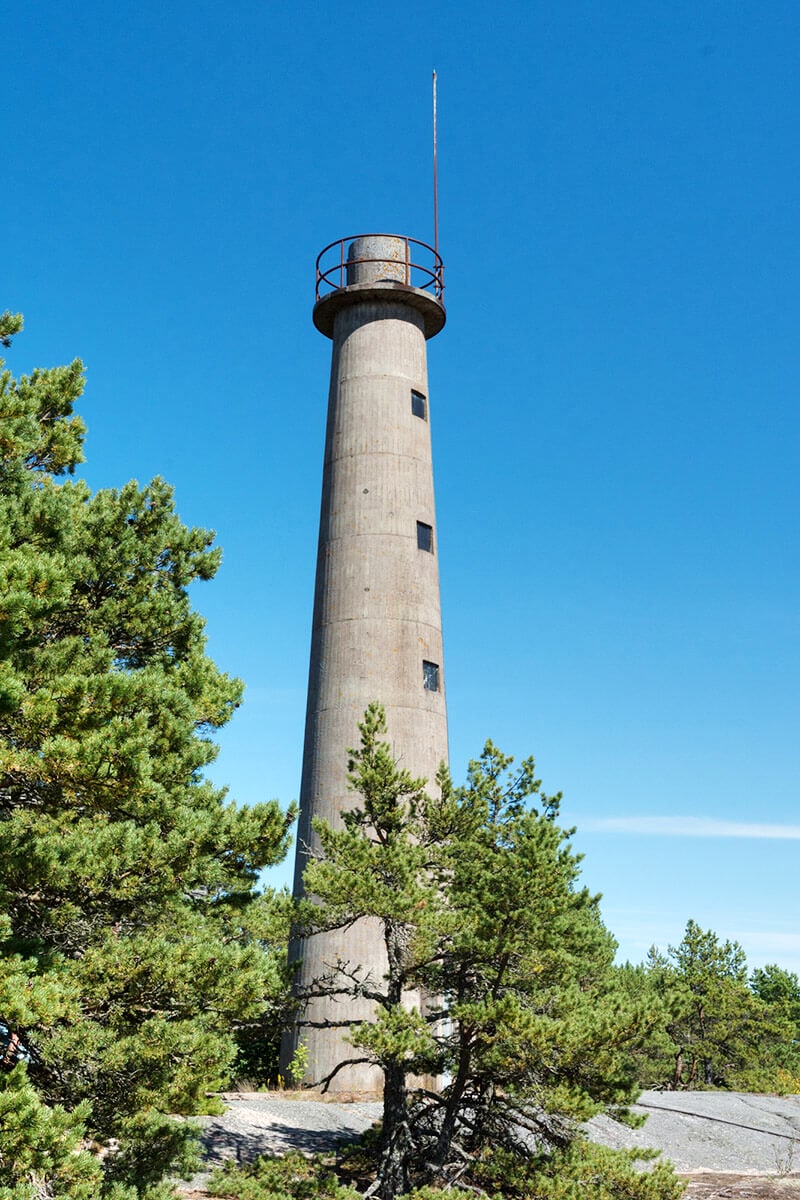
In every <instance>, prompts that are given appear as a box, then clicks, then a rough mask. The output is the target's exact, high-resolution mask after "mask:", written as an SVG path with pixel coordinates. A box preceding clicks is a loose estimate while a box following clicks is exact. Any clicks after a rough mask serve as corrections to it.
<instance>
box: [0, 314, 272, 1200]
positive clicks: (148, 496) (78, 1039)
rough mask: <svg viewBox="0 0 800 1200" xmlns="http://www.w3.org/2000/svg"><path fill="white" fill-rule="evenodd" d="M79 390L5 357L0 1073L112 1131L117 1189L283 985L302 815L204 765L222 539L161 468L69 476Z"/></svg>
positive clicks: (201, 1095) (227, 697) (217, 712)
mask: <svg viewBox="0 0 800 1200" xmlns="http://www.w3.org/2000/svg"><path fill="white" fill-rule="evenodd" d="M20 326H21V322H20V320H19V318H16V317H11V316H10V315H9V314H6V315H5V317H4V318H2V319H0V340H2V341H3V342H4V343H5V344H7V343H8V341H9V340H10V337H11V335H12V334H14V333H16V332H18V330H19V328H20ZM0 366H2V364H1V363H0ZM82 389H83V370H82V366H81V363H80V362H79V361H75V362H73V363H72V364H71V365H70V366H67V367H59V368H55V369H50V370H36V371H34V372H33V373H32V374H31V375H30V376H29V377H22V378H20V379H19V380H14V379H13V378H12V377H11V375H10V373H9V372H8V371H5V372H3V373H2V374H1V375H0V1071H5V1072H11V1075H10V1078H13V1079H14V1080H15V1081H16V1083H15V1087H16V1088H17V1091H18V1092H19V1094H20V1095H22V1094H25V1095H28V1094H29V1093H28V1092H26V1091H25V1089H26V1088H31V1089H33V1094H34V1095H35V1097H36V1103H37V1104H40V1105H43V1106H45V1108H48V1109H49V1111H50V1112H51V1113H56V1112H59V1111H61V1109H63V1111H64V1112H66V1113H67V1114H69V1113H73V1114H76V1122H77V1125H78V1126H79V1125H81V1124H82V1123H85V1125H86V1130H87V1136H90V1137H92V1138H94V1139H96V1140H97V1141H98V1142H99V1143H105V1144H108V1143H109V1141H110V1139H112V1138H113V1139H116V1140H117V1142H118V1144H119V1148H118V1150H117V1152H116V1153H115V1154H111V1155H110V1156H108V1158H107V1159H106V1180H107V1184H108V1186H109V1187H111V1185H112V1181H116V1182H115V1184H114V1186H116V1187H117V1192H115V1195H117V1194H119V1195H122V1193H121V1192H119V1188H120V1187H125V1186H127V1185H129V1184H130V1185H135V1186H136V1187H137V1188H139V1190H140V1191H142V1190H145V1191H146V1189H147V1188H148V1187H153V1186H155V1183H156V1180H157V1179H158V1178H159V1177H160V1176H161V1174H163V1172H164V1171H165V1170H166V1169H167V1168H168V1167H169V1165H170V1162H171V1161H173V1160H175V1159H176V1156H178V1157H179V1156H180V1154H181V1153H182V1152H183V1148H184V1146H185V1143H186V1141H187V1131H186V1127H185V1126H180V1125H179V1124H177V1123H174V1122H171V1121H170V1120H169V1119H168V1118H167V1116H166V1114H168V1113H192V1112H196V1111H198V1110H200V1109H202V1108H203V1106H204V1105H205V1104H206V1103H207V1101H206V1100H205V1094H206V1092H207V1091H208V1090H209V1089H214V1088H216V1087H219V1086H220V1084H221V1083H222V1082H223V1081H224V1080H225V1079H226V1077H227V1073H228V1071H229V1068H230V1064H231V1062H232V1060H233V1057H234V1054H235V1049H236V1047H235V1041H234V1036H233V1033H234V1030H235V1027H236V1025H237V1023H240V1022H243V1021H247V1020H251V1019H256V1018H258V1017H259V1015H260V1014H262V1013H263V1011H264V1007H265V999H264V998H265V996H266V997H267V998H269V997H274V996H275V995H276V992H277V991H279V989H280V986H281V983H280V979H279V977H278V976H279V970H278V967H277V960H276V958H275V957H273V958H270V956H269V954H267V953H265V951H264V947H263V939H264V929H265V925H266V923H267V922H268V921H269V913H268V909H269V901H268V899H265V898H261V899H259V898H258V894H257V880H258V875H259V871H260V870H261V868H263V867H264V866H265V865H267V864H270V863H273V862H275V861H277V860H278V859H279V858H280V857H281V856H282V855H283V853H284V851H285V843H286V828H287V818H286V817H285V816H284V815H282V814H281V812H280V811H279V809H278V807H277V805H276V804H275V803H274V802H270V803H264V804H259V805H257V806H255V807H253V808H248V809H239V808H237V807H236V806H235V805H233V804H231V803H229V802H228V801H227V800H226V798H225V793H224V791H221V790H220V789H218V788H215V787H213V786H212V785H211V784H210V783H209V782H208V781H207V780H206V779H205V778H204V775H203V772H204V769H205V768H206V767H207V766H208V764H209V763H211V762H212V761H213V759H214V757H215V754H216V748H215V745H214V742H213V734H214V731H215V730H216V729H218V728H219V727H220V726H222V725H223V724H224V723H225V722H226V721H227V720H228V719H229V718H230V716H231V714H232V712H233V710H234V709H235V708H236V706H237V705H238V704H239V703H240V700H241V694H242V687H241V684H240V683H239V682H238V681H237V680H235V679H231V678H228V677H227V676H226V675H224V674H222V673H221V672H220V671H219V670H218V669H217V668H216V666H215V665H214V663H213V662H212V661H211V660H210V659H209V658H208V657H207V655H206V653H205V640H204V633H203V622H202V620H201V618H200V617H199V616H198V615H197V614H196V613H194V612H193V611H192V609H191V606H190V603H189V598H188V593H187V589H188V587H189V585H190V584H191V583H192V582H193V581H194V580H197V579H203V580H207V579H211V578H212V577H213V575H214V573H215V571H216V570H217V567H218V565H219V561H220V552H219V550H218V549H214V548H213V546H212V542H213V535H212V534H210V533H208V532H206V531H205V530H202V529H190V528H187V527H186V526H185V525H183V524H182V522H181V521H180V519H179V518H178V516H177V514H176V512H175V509H174V505H173V497H172V491H171V489H170V488H169V486H168V485H167V484H166V483H164V482H163V481H162V480H160V479H156V480H153V482H151V483H150V484H148V485H146V486H144V487H139V486H138V485H137V484H136V483H133V482H132V483H128V484H126V485H125V486H123V487H122V488H120V489H119V490H103V491H99V492H97V493H95V494H92V493H91V491H90V489H89V488H88V487H87V486H86V484H85V483H83V482H80V481H76V480H73V479H71V478H70V476H71V475H72V474H73V472H74V469H75V467H76V466H77V464H78V463H80V462H81V461H82V442H83V435H84V427H83V424H82V422H81V421H80V419H79V418H78V417H77V416H75V415H74V414H73V408H74V405H75V402H76V401H77V399H78V398H79V396H80V394H81V392H82ZM22 1075H24V1076H26V1082H24V1083H23V1082H20V1077H21V1076H22ZM4 1086H5V1088H6V1090H5V1092H4V1095H6V1096H7V1095H9V1094H10V1093H9V1092H8V1090H7V1089H8V1086H9V1085H8V1081H6V1084H5V1085H4ZM58 1106H61V1108H59V1107H58ZM53 1119H55V1118H53ZM59 1194H64V1195H72V1194H74V1195H76V1196H77V1195H79V1194H80V1195H82V1194H83V1193H82V1192H79V1191H75V1192H74V1193H73V1192H68V1191H66V1190H62V1191H61V1192H59Z"/></svg>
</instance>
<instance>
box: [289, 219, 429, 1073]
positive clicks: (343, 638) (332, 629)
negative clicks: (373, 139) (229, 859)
mask: <svg viewBox="0 0 800 1200" xmlns="http://www.w3.org/2000/svg"><path fill="white" fill-rule="evenodd" d="M353 252H354V255H355V257H356V258H359V257H362V258H378V257H380V258H381V262H379V263H369V262H368V263H361V264H359V265H354V266H353V267H351V268H348V285H349V284H350V283H352V286H353V295H350V296H347V295H346V293H348V287H345V288H343V289H340V290H339V292H337V293H335V294H334V296H333V297H330V298H329V300H330V303H331V304H334V305H338V306H339V307H337V308H336V311H335V317H334V321H333V356H332V365H331V381H330V392H329V400H328V425H327V434H326V445H325V460H324V471H323V484H322V504H321V512H320V532H319V547H318V555H317V576H316V588H315V599H314V617H313V630H312V641H311V663H310V669H309V684H308V707H307V715H306V730H305V744H304V754H303V775H302V781H301V788H300V819H299V823H298V837H297V857H296V867H295V894H296V895H299V894H300V893H301V886H302V873H303V870H304V868H305V865H306V861H307V857H308V852H309V847H312V848H313V847H314V846H315V843H316V841H317V839H316V835H315V834H314V833H313V831H312V829H311V820H312V818H313V817H314V816H319V817H322V818H323V819H324V820H326V821H328V822H329V823H331V824H332V825H333V826H334V827H341V813H342V811H343V810H344V809H347V808H350V807H352V806H353V804H354V802H355V798H354V796H353V793H352V792H351V791H350V790H349V788H348V783H347V750H348V748H349V747H351V746H357V745H358V740H359V734H358V722H359V721H360V720H361V718H362V717H363V714H364V710H365V709H366V707H367V705H368V704H370V703H371V702H372V701H375V700H379V701H381V703H382V704H383V705H384V706H385V708H386V713H387V719H388V737H389V740H390V741H391V743H392V747H393V749H394V753H395V757H396V758H397V760H398V761H399V762H400V763H401V765H402V766H403V767H405V768H406V769H408V770H409V771H410V772H411V774H412V775H414V776H424V777H425V778H427V779H431V780H432V779H433V778H434V777H435V775H436V771H437V770H438V767H439V764H440V763H441V762H442V761H447V757H448V747H447V710H446V705H445V690H444V654H443V647H442V618H441V608H440V601H439V568H438V536H437V529H436V517H435V509H434V495H433V466H432V452H431V426H430V398H429V396H428V375H427V360H426V323H425V319H424V316H423V314H422V313H421V312H420V311H419V309H418V308H417V307H416V306H415V305H416V302H415V303H414V304H412V303H410V302H409V300H410V298H411V299H413V297H410V293H409V296H407V295H406V294H405V293H404V292H403V291H402V289H401V290H400V291H396V290H393V287H394V284H396V282H397V280H398V279H399V278H400V277H402V276H404V273H405V255H406V244H405V242H404V240H403V239H402V238H394V237H377V238H371V239H359V240H358V241H357V242H355V243H354V250H353ZM393 281H394V282H393ZM373 284H374V285H375V287H378V288H379V287H380V286H386V287H387V289H388V290H386V291H385V293H380V292H378V293H376V296H375V298H372V299H368V300H365V299H362V298H361V295H362V294H361V293H360V292H359V291H358V288H359V287H363V286H365V285H367V286H370V287H371V286H372V285H373ZM371 294H372V293H371ZM425 296H426V303H428V304H430V305H433V306H434V308H439V307H440V306H438V304H437V302H436V301H435V300H434V299H433V298H432V297H430V296H427V294H425ZM345 300H346V301H347V302H346V303H345ZM412 392H416V393H418V394H420V395H422V396H424V397H425V403H426V415H425V418H424V419H423V418H421V417H419V416H417V415H415V413H414V412H413V410H412ZM418 522H419V523H421V524H423V525H426V526H430V527H431V528H432V529H433V548H432V552H431V551H428V550H426V549H421V548H420V547H419V546H418V541H417V523H418ZM423 661H426V662H428V663H434V664H436V666H437V667H438V670H439V686H438V689H437V690H428V689H426V687H425V686H424V683H423ZM292 957H293V958H299V959H302V967H301V971H300V975H299V980H298V982H299V985H300V987H301V988H306V987H308V986H309V985H310V984H311V983H312V981H314V980H317V979H319V978H320V977H323V976H330V975H331V973H332V972H335V971H336V968H337V964H338V963H348V964H349V965H350V969H353V968H355V967H359V968H361V970H362V972H363V974H367V973H369V975H370V976H371V979H372V981H373V985H374V986H380V983H381V979H382V976H383V974H384V971H385V955H384V949H383V942H382V938H381V931H380V929H379V928H378V926H377V925H376V924H374V923H370V922H367V921H360V922H358V923H356V924H355V925H354V926H352V927H351V928H349V929H346V930H344V931H341V932H333V933H330V934H317V935H315V936H314V937H311V938H309V939H307V940H306V941H305V942H303V943H294V944H293V946H292ZM362 977H363V976H362ZM371 1011H372V1004H371V1002H369V1001H365V1000H362V1001H353V1000H349V999H344V998H342V999H340V1000H339V1001H338V1002H337V1001H336V1000H333V999H328V998H326V999H319V1000H315V1001H313V1002H312V1003H311V1004H310V1005H309V1008H308V1011H307V1013H306V1019H307V1020H308V1021H311V1022H316V1023H325V1022H327V1023H330V1022H336V1021H337V1020H342V1019H345V1020H346V1021H348V1022H350V1021H353V1020H358V1019H360V1018H363V1017H367V1016H369V1015H370V1013H371ZM299 1037H300V1039H301V1040H302V1042H303V1043H304V1044H305V1045H306V1047H307V1049H308V1064H309V1069H308V1073H307V1080H308V1081H309V1082H311V1081H315V1080H317V1081H318V1080H321V1079H324V1078H325V1077H326V1076H327V1075H328V1073H329V1072H331V1071H333V1069H334V1068H335V1067H336V1066H337V1065H338V1064H339V1063H341V1062H342V1061H343V1060H344V1059H347V1058H349V1057H353V1054H354V1052H353V1050H352V1047H350V1046H349V1045H348V1044H346V1043H345V1042H344V1040H343V1034H342V1032H340V1030H338V1029H332V1028H318V1027H317V1028H314V1027H310V1026H306V1027H305V1028H303V1030H302V1031H301V1033H300V1034H299ZM297 1040H298V1034H297V1033H295V1035H294V1038H293V1039H292V1041H291V1044H285V1045H284V1047H283V1055H282V1061H283V1063H284V1066H285V1065H286V1064H288V1061H289V1060H290V1058H291V1055H292V1053H293V1049H294V1046H295V1045H296V1044H297ZM288 1042H289V1039H287V1043H288ZM379 1083H380V1079H379V1076H378V1074H377V1072H376V1071H375V1069H374V1068H372V1067H370V1066H368V1065H364V1066H360V1067H351V1068H347V1069H345V1070H343V1071H341V1072H340V1073H339V1074H338V1075H337V1076H336V1077H335V1079H334V1081H333V1083H332V1085H331V1087H332V1090H335V1091H354V1090H358V1091H368V1090H369V1089H371V1088H373V1087H375V1086H377V1085H378V1084H379Z"/></svg>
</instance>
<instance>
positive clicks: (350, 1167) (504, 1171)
mask: <svg viewBox="0 0 800 1200" xmlns="http://www.w3.org/2000/svg"><path fill="white" fill-rule="evenodd" d="M363 1157H364V1156H363V1153H362V1152H361V1151H359V1150H358V1149H356V1150H355V1151H350V1152H349V1153H348V1152H345V1153H344V1155H342V1156H340V1157H339V1158H338V1159H337V1161H336V1162H335V1163H333V1162H332V1161H331V1160H330V1159H329V1158H324V1157H322V1156H318V1157H316V1158H314V1159H307V1158H305V1157H304V1156H303V1155H301V1154H287V1155H286V1156H285V1157H283V1158H274V1157H270V1156H266V1155H265V1156H263V1157H262V1158H259V1159H256V1160H255V1162H253V1163H249V1164H248V1165H246V1166H243V1167H242V1166H237V1165H235V1164H233V1163H229V1164H226V1166H225V1167H224V1168H223V1169H221V1170H219V1171H215V1172H214V1174H213V1175H212V1177H211V1180H210V1182H209V1187H210V1189H212V1191H213V1194H214V1195H215V1196H224V1197H231V1200H359V1198H360V1197H361V1196H362V1195H363V1190H364V1184H365V1182H366V1180H367V1178H368V1176H367V1177H365V1176H364V1173H363ZM469 1179H470V1180H471V1181H472V1182H469V1181H468V1179H467V1178H465V1179H464V1185H463V1186H462V1187H459V1186H458V1185H457V1184H456V1185H451V1186H448V1187H447V1189H446V1190H445V1189H443V1188H441V1187H437V1186H435V1185H431V1184H424V1185H422V1186H421V1187H415V1188H413V1189H412V1190H411V1191H409V1192H408V1193H407V1196H408V1200H468V1198H470V1200H474V1197H475V1195H476V1194H478V1195H484V1196H487V1197H497V1198H498V1200H501V1198H506V1197H512V1198H515V1200H516V1198H518V1200H576V1197H581V1196H591V1197H592V1200H679V1197H680V1196H681V1194H682V1192H683V1184H682V1183H681V1181H680V1180H679V1179H678V1177H677V1176H676V1175H675V1173H674V1172H673V1171H672V1168H671V1167H670V1166H668V1165H667V1164H666V1163H656V1164H655V1165H654V1166H653V1167H652V1170H648V1171H641V1170H638V1169H637V1165H636V1156H635V1155H633V1154H631V1153H626V1152H620V1151H615V1150H608V1149H606V1148H605V1147H602V1146H593V1145H591V1144H590V1143H588V1142H583V1141H580V1142H575V1143H573V1144H572V1145H571V1146H570V1147H569V1148H568V1149H566V1150H562V1151H557V1152H555V1153H553V1154H550V1155H548V1156H546V1157H543V1156H534V1157H528V1158H524V1159H523V1158H520V1157H519V1156H512V1155H509V1154H508V1153H507V1152H504V1151H502V1150H499V1151H495V1152H492V1151H488V1152H487V1153H485V1154H484V1155H483V1156H482V1157H481V1159H480V1160H479V1161H476V1162H475V1163H474V1165H473V1170H472V1173H471V1175H470V1176H469Z"/></svg>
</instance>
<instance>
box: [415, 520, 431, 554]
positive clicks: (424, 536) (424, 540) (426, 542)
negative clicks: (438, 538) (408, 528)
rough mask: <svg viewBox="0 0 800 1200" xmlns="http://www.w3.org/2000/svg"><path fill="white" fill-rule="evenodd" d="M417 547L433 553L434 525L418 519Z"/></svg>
mask: <svg viewBox="0 0 800 1200" xmlns="http://www.w3.org/2000/svg"><path fill="white" fill-rule="evenodd" d="M417 549H418V550H427V551H428V553H429V554H433V526H432V525H426V524H425V522H424V521H417Z"/></svg>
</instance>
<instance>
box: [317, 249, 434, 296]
mask: <svg viewBox="0 0 800 1200" xmlns="http://www.w3.org/2000/svg"><path fill="white" fill-rule="evenodd" d="M368 237H371V238H379V237H385V238H391V239H392V240H393V241H395V242H401V243H403V244H404V245H405V255H404V256H403V258H402V259H397V258H348V257H347V247H348V245H349V244H350V243H351V242H355V241H357V240H358V239H359V238H368ZM412 246H413V247H414V251H413V253H414V255H415V256H416V257H417V258H419V259H421V260H422V261H418V262H415V261H414V259H413V258H412V249H411V248H412ZM362 263H385V264H386V266H387V268H391V270H392V278H393V279H397V282H402V283H405V284H406V285H407V286H408V287H415V288H420V289H421V290H423V291H426V292H430V293H431V295H433V296H434V297H435V299H436V300H438V301H439V302H440V303H441V301H442V296H443V294H444V263H443V262H442V260H441V257H440V256H439V254H438V253H437V252H436V250H434V248H433V246H429V245H428V244H427V242H420V241H418V240H417V238H410V237H401V236H399V235H397V234H389V233H357V234H354V235H353V236H351V237H345V238H339V239H338V240H337V241H335V242H331V244H330V245H329V246H326V247H325V249H324V250H321V251H320V253H319V254H318V255H317V262H316V274H317V281H316V299H317V300H321V299H322V297H323V296H328V295H330V293H331V292H335V291H336V290H337V289H338V288H343V287H346V286H347V269H348V267H350V268H352V267H356V266H359V265H361V264H362ZM398 267H400V268H402V269H403V276H404V277H403V279H398V278H397V274H396V272H397V268H398Z"/></svg>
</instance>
